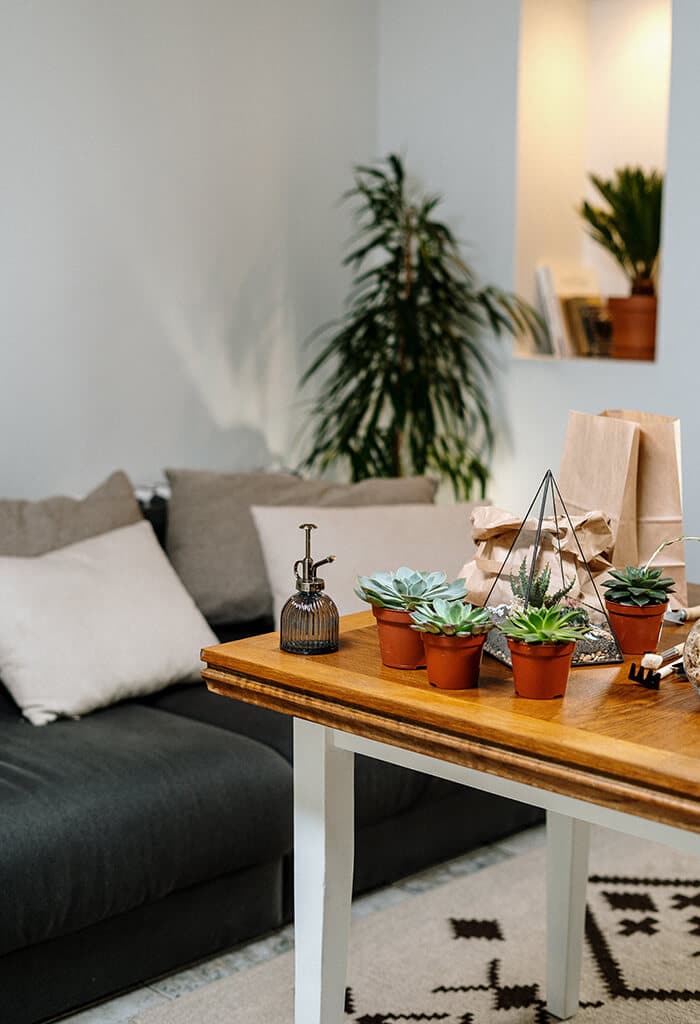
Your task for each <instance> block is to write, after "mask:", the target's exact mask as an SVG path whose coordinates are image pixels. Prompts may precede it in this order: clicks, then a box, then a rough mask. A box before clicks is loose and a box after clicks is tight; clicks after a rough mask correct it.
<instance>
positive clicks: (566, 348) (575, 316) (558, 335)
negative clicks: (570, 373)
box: [535, 263, 602, 359]
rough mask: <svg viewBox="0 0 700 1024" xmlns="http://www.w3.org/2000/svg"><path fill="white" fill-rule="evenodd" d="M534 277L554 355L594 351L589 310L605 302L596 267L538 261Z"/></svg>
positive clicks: (571, 354) (572, 355) (585, 354)
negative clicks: (601, 294)
mask: <svg viewBox="0 0 700 1024" xmlns="http://www.w3.org/2000/svg"><path fill="white" fill-rule="evenodd" d="M535 281H536V284H537V295H538V299H539V304H540V311H541V313H542V316H543V317H544V321H545V323H546V325H547V330H548V333H549V337H550V343H551V348H552V355H554V356H557V357H559V358H560V359H564V358H576V357H578V356H589V355H591V353H592V352H593V351H594V348H593V345H592V341H593V335H592V333H591V332H592V321H591V316H590V310H591V309H592V308H594V307H600V306H601V305H602V300H601V297H600V291H599V288H598V279H597V276H596V273H595V271H594V270H592V269H591V268H590V267H584V266H580V265H578V266H577V265H573V266H566V265H563V264H556V263H539V264H538V265H537V268H536V270H535Z"/></svg>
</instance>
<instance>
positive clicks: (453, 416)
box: [302, 154, 546, 498]
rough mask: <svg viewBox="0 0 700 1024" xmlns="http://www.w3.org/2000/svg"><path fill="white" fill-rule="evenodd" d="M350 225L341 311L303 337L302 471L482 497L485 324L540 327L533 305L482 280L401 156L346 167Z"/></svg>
mask: <svg viewBox="0 0 700 1024" xmlns="http://www.w3.org/2000/svg"><path fill="white" fill-rule="evenodd" d="M346 198H348V199H350V200H352V201H353V202H354V203H355V209H354V214H355V222H356V232H355V234H354V236H353V238H352V240H351V243H350V247H349V251H348V253H347V255H346V257H345V260H344V263H345V265H347V266H349V267H350V268H351V269H352V271H353V274H354V278H353V283H352V288H351V290H350V295H349V298H348V302H347V306H346V309H345V312H344V313H343V315H342V316H341V317H339V318H338V319H337V320H335V321H333V322H332V323H330V324H327V325H326V326H325V327H324V328H322V329H321V330H320V331H318V332H316V333H315V335H313V336H312V339H313V342H314V343H318V340H319V338H323V342H322V345H321V349H320V351H318V352H317V353H316V354H315V356H314V358H313V360H312V362H311V364H310V366H309V368H308V369H307V371H306V373H305V374H304V376H303V377H302V385H305V384H307V383H308V382H309V381H310V380H311V379H317V378H318V377H319V376H320V377H323V384H322V387H321V392H320V394H319V396H318V398H317V399H316V400H315V402H314V403H313V404H312V407H311V420H310V422H311V425H312V428H313V437H312V440H311V443H310V447H309V451H308V454H307V456H306V458H305V460H304V466H305V467H306V468H315V469H321V470H324V469H328V468H329V467H330V466H333V465H336V464H338V463H340V464H341V465H342V464H344V465H345V467H346V468H348V469H349V472H350V476H351V478H352V479H353V480H362V479H365V478H367V477H374V476H403V475H406V474H409V473H432V474H435V475H437V476H438V477H440V478H442V479H446V480H448V481H449V482H450V483H451V484H452V487H453V489H454V491H455V493H456V494H457V495H458V496H460V497H464V498H467V497H469V496H470V495H471V493H472V491H473V490H474V488H478V490H479V491H480V492H481V494H482V495H483V493H484V489H485V486H486V481H487V479H488V474H489V469H488V467H489V462H490V458H491V453H492V449H493V443H494V430H493V423H492V409H491V400H490V395H491V392H492V390H493V382H492V355H491V352H490V349H489V343H488V341H486V340H485V338H484V332H485V331H487V330H490V331H491V332H493V333H495V334H496V335H501V334H521V333H522V334H525V335H529V336H531V337H532V338H534V340H535V343H536V344H537V345H538V346H540V345H543V344H545V338H546V331H545V328H544V326H543V323H542V321H541V319H540V317H539V316H538V314H537V313H536V312H535V310H534V309H532V307H530V306H528V305H527V303H525V302H523V301H522V300H521V299H519V298H518V297H517V296H515V295H512V294H510V293H508V292H504V291H502V290H500V289H498V288H495V287H493V286H489V287H486V288H480V287H479V285H478V282H477V281H476V278H475V275H474V273H473V271H472V269H471V268H470V267H469V266H468V265H467V264H466V263H465V262H464V260H463V259H462V257H461V254H460V250H459V245H458V243H457V240H456V239H455V237H454V235H453V234H452V232H451V231H450V229H449V227H448V226H447V225H446V224H444V223H443V222H442V221H441V220H438V219H436V218H435V216H434V214H435V210H436V207H437V206H438V205H439V203H440V197H439V196H436V195H422V196H417V197H415V196H413V195H411V194H409V190H408V188H407V183H406V175H405V171H404V167H403V163H402V161H401V158H400V157H398V156H396V155H394V154H392V155H391V156H389V158H388V159H387V160H386V161H384V162H382V163H381V164H379V165H378V166H359V167H356V168H355V184H354V187H353V188H352V189H350V190H349V191H348V192H347V193H346Z"/></svg>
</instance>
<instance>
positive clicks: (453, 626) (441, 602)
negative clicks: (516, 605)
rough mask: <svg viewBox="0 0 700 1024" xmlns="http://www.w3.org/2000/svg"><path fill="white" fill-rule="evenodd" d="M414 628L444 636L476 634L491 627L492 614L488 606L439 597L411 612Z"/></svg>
mask: <svg viewBox="0 0 700 1024" xmlns="http://www.w3.org/2000/svg"><path fill="white" fill-rule="evenodd" d="M411 619H412V620H413V629H416V630H418V631H419V632H421V633H434V634H438V633H439V634H441V635H442V636H476V635H478V634H480V633H487V632H488V631H489V629H491V626H492V623H491V616H490V615H489V612H488V610H487V609H486V608H479V607H477V606H475V605H471V604H465V602H464V601H463V600H456V601H450V600H446V599H445V598H440V597H437V598H435V600H434V601H432V602H431V603H430V604H424V605H421V607H420V608H417V609H416V610H415V611H412V612H411Z"/></svg>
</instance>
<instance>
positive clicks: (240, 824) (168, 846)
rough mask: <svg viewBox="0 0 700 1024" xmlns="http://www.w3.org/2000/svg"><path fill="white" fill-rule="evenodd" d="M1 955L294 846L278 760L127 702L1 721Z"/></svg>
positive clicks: (219, 732) (286, 776)
mask: <svg viewBox="0 0 700 1024" xmlns="http://www.w3.org/2000/svg"><path fill="white" fill-rule="evenodd" d="M0 751H1V754H0V806H2V842H0V905H1V906H2V914H0V954H2V953H4V952H7V951H9V950H12V949H16V948H19V947H21V946H24V945H28V944H31V943H35V942H41V941H44V940H46V939H49V938H52V937H55V936H58V935H62V934H66V933H68V932H72V931H75V930H77V929H79V928H82V927H85V926H87V925H89V924H93V923H94V922H96V921H99V920H103V919H105V918H107V917H110V916H112V915H115V914H119V913H122V912H124V911H127V910H130V909H131V908H134V907H138V906H141V905H143V904H145V903H148V902H150V901H153V900H158V899H161V898H163V897H164V896H166V895H167V894H168V893H170V892H173V891H175V890H178V889H182V888H184V887H186V886H190V885H194V884H196V883H198V882H201V881H205V880H207V879H212V878H216V877H217V876H219V875H223V874H228V873H230V872H233V871H236V870H237V869H239V868H246V867H250V866H253V865H256V864H263V863H265V864H267V863H271V862H272V861H273V860H274V859H275V858H277V857H281V856H282V855H283V854H285V853H287V852H288V851H289V850H290V848H291V845H292V824H291V808H292V778H291V772H290V769H289V765H288V764H287V763H286V761H284V760H283V758H281V757H280V756H279V755H278V754H276V753H275V752H274V751H273V750H271V749H270V748H269V747H265V746H262V745H261V744H259V743H255V742H254V741H253V740H249V739H247V738H245V737H243V736H239V735H233V734H232V733H230V732H227V731H224V730H223V729H215V728H212V727H211V726H207V725H204V724H202V723H200V722H194V721H190V720H188V719H186V718H184V717H183V716H181V715H172V714H167V713H165V712H164V711H157V710H155V709H154V708H149V707H143V706H140V705H137V704H125V705H121V706H119V707H115V708H111V709H109V710H108V711H101V712H97V713H96V714H94V715H91V716H90V717H89V718H86V719H85V720H84V721H82V722H69V721H61V722H57V723H56V724H55V725H54V726H52V728H50V729H41V730H37V729H32V728H31V727H30V726H29V725H27V723H26V722H23V721H22V720H21V719H15V720H14V721H12V720H9V719H6V718H5V719H2V720H0Z"/></svg>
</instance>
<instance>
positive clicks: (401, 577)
mask: <svg viewBox="0 0 700 1024" xmlns="http://www.w3.org/2000/svg"><path fill="white" fill-rule="evenodd" d="M355 593H356V594H357V596H358V597H359V598H360V600H362V601H367V603H368V604H373V605H375V606H376V607H378V608H391V609H393V610H394V611H404V612H411V611H414V610H415V609H416V608H418V607H419V605H422V604H426V603H428V602H430V601H434V600H436V598H443V599H444V600H446V601H461V600H463V599H464V598H465V597H466V596H467V589H466V587H465V584H464V580H454V581H453V582H452V583H448V582H447V575H446V574H445V573H444V572H417V571H416V570H415V569H409V568H407V567H406V566H402V567H401V568H400V569H397V570H396V572H377V573H375V574H374V575H373V576H358V577H357V586H356V587H355Z"/></svg>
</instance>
